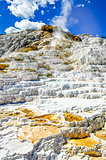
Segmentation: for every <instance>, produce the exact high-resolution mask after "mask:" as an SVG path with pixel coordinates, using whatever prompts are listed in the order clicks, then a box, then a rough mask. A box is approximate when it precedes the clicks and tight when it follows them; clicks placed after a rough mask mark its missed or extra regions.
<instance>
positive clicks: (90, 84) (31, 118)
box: [0, 26, 106, 160]
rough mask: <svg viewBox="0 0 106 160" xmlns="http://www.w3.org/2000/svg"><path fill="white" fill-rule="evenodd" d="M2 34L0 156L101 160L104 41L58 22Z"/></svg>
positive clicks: (105, 85) (105, 105) (104, 155)
mask: <svg viewBox="0 0 106 160" xmlns="http://www.w3.org/2000/svg"><path fill="white" fill-rule="evenodd" d="M57 32H58V34H57ZM4 38H5V39H6V42H7V44H8V42H9V41H12V43H13V42H14V45H13V46H11V47H10V46H9V45H8V46H7V48H4V45H2V47H1V55H2V57H1V59H0V159H1V160H10V159H12V160H23V159H24V160H33V159H34V160H47V159H50V160H52V159H56V160H74V159H77V160H81V159H83V160H87V159H89V160H94V159H95V160H96V159H98V160H102V159H105V158H106V153H105V150H106V148H105V146H106V142H105V140H106V139H105V129H106V128H105V115H106V72H105V71H106V54H105V52H106V40H105V39H101V38H98V37H92V36H91V35H79V36H74V35H72V34H71V33H69V32H64V31H62V29H61V28H59V27H57V26H44V27H42V28H41V29H40V30H39V31H37V30H27V31H22V32H19V33H14V34H9V35H2V36H1V37H0V42H1V43H3V39H4ZM17 40H18V41H20V43H19V44H18V43H17V45H16V41H17ZM10 43H11V42H10ZM10 43H9V44H10ZM14 50H15V51H14ZM4 51H5V53H4ZM7 51H8V52H7ZM11 51H14V52H11Z"/></svg>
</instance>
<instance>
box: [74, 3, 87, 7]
mask: <svg viewBox="0 0 106 160" xmlns="http://www.w3.org/2000/svg"><path fill="white" fill-rule="evenodd" d="M84 6H85V5H84V4H78V5H76V7H84Z"/></svg>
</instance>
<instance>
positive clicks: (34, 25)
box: [15, 19, 45, 30]
mask: <svg viewBox="0 0 106 160" xmlns="http://www.w3.org/2000/svg"><path fill="white" fill-rule="evenodd" d="M43 25H45V23H42V22H31V21H29V20H27V19H23V20H22V21H20V22H16V23H15V27H17V28H19V29H21V30H24V29H39V28H41V27H42V26H43Z"/></svg>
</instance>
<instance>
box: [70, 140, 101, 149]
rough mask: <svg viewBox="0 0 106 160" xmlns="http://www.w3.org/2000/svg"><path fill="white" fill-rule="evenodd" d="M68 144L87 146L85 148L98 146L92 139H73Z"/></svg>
mask: <svg viewBox="0 0 106 160" xmlns="http://www.w3.org/2000/svg"><path fill="white" fill-rule="evenodd" d="M69 142H73V143H75V144H76V145H77V146H87V147H91V148H94V145H96V144H98V142H97V141H95V140H94V139H92V138H90V137H88V138H82V139H73V140H69Z"/></svg>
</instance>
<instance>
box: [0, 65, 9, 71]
mask: <svg viewBox="0 0 106 160" xmlns="http://www.w3.org/2000/svg"><path fill="white" fill-rule="evenodd" d="M7 67H9V65H8V64H0V70H4V69H5V68H7Z"/></svg>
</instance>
